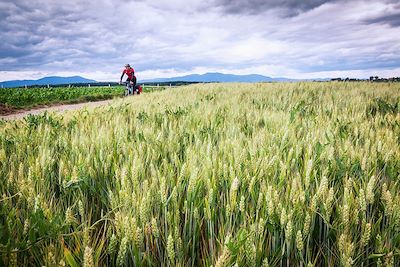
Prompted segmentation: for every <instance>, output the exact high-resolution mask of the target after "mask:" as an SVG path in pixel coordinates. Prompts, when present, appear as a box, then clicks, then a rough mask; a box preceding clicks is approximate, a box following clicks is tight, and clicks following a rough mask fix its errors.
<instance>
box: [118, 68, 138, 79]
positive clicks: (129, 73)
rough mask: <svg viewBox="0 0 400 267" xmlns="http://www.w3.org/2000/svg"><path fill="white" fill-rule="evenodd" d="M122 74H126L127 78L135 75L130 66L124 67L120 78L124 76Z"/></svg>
mask: <svg viewBox="0 0 400 267" xmlns="http://www.w3.org/2000/svg"><path fill="white" fill-rule="evenodd" d="M124 74H126V75H127V76H128V78H129V80H132V78H133V76H134V75H135V70H134V69H133V68H132V67H130V68H128V69H124V70H123V71H122V75H121V80H122V77H124Z"/></svg>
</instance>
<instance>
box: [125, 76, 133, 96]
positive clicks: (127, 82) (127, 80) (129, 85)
mask: <svg viewBox="0 0 400 267" xmlns="http://www.w3.org/2000/svg"><path fill="white" fill-rule="evenodd" d="M126 84H127V87H128V94H129V95H131V94H133V90H132V86H131V79H129V78H128V79H126Z"/></svg>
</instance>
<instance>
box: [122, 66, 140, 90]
mask: <svg viewBox="0 0 400 267" xmlns="http://www.w3.org/2000/svg"><path fill="white" fill-rule="evenodd" d="M125 74H126V76H128V78H127V79H126V82H129V83H130V84H131V86H132V88H135V86H136V77H135V70H134V69H133V68H132V67H131V65H129V64H125V69H124V70H123V71H122V75H121V79H120V81H119V83H120V84H122V78H123V77H124V75H125ZM132 93H133V92H132Z"/></svg>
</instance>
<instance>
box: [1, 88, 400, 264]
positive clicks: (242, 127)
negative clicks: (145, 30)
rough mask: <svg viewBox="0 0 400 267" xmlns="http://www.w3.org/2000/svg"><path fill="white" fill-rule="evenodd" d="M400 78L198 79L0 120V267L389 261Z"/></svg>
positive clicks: (397, 188) (398, 205)
mask: <svg viewBox="0 0 400 267" xmlns="http://www.w3.org/2000/svg"><path fill="white" fill-rule="evenodd" d="M399 178H400V84H399V83H382V84H378V83H367V82H360V83H337V82H324V83H312V82H303V83H259V84H197V85H190V86H185V87H178V88H172V89H168V90H165V91H161V92H155V93H151V94H143V95H141V96H139V97H128V98H125V99H122V100H115V101H114V102H113V104H112V105H111V106H106V107H101V108H96V109H93V110H92V109H90V110H80V111H76V112H69V113H65V114H62V115H60V114H44V115H39V116H29V117H26V118H25V119H24V120H19V121H8V122H6V121H0V179H1V180H0V193H1V195H0V255H1V256H0V265H5V266H29V265H31V266H32V265H33V266H86V267H88V266H214V267H220V266H399V262H400V185H399Z"/></svg>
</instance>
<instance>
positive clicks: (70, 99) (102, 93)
mask: <svg viewBox="0 0 400 267" xmlns="http://www.w3.org/2000/svg"><path fill="white" fill-rule="evenodd" d="M123 93H124V88H123V87H122V86H113V87H105V86H104V87H72V88H68V87H54V88H40V87H37V88H27V89H23V88H2V89H0V103H2V104H5V105H7V106H10V107H15V108H25V107H33V106H35V105H47V104H52V103H75V102H82V101H93V100H101V99H109V98H113V97H116V96H122V95H123Z"/></svg>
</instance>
